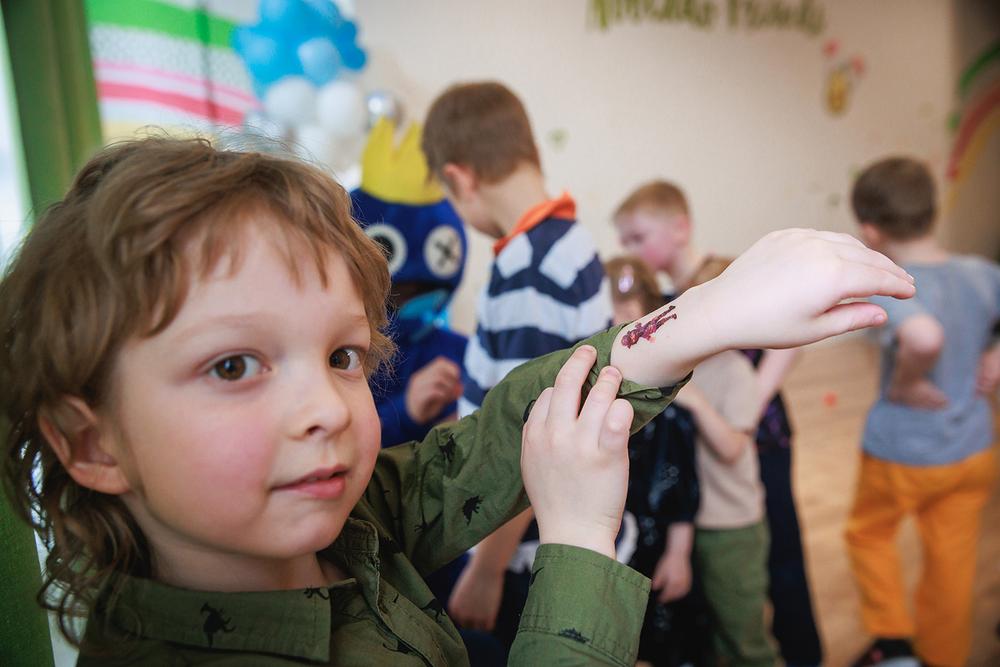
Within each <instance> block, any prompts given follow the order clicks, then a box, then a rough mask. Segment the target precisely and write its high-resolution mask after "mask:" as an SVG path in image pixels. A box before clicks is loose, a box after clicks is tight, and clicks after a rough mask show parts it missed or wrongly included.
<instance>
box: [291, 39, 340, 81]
mask: <svg viewBox="0 0 1000 667" xmlns="http://www.w3.org/2000/svg"><path fill="white" fill-rule="evenodd" d="M298 55H299V62H300V63H302V71H303V72H304V73H305V75H306V77H307V78H308V79H309V80H310V81H312V82H313V83H315V84H316V85H317V86H322V85H323V84H324V83H327V82H329V81H333V80H334V79H335V78H336V77H337V72H339V71H340V68H341V62H340V52H339V51H338V50H337V47H336V46H334V45H333V42H331V41H330V40H329V39H327V38H326V37H314V38H313V39H310V40H308V41H305V42H302V44H300V45H299V48H298Z"/></svg>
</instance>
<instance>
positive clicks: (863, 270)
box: [839, 265, 916, 299]
mask: <svg viewBox="0 0 1000 667" xmlns="http://www.w3.org/2000/svg"><path fill="white" fill-rule="evenodd" d="M839 287H840V294H841V298H844V299H847V298H865V297H869V296H875V295H877V294H879V295H884V296H894V297H896V298H899V299H908V298H910V297H911V296H913V295H914V294H915V293H916V287H914V285H913V283H912V282H911V281H910V278H909V277H908V276H900V275H899V274H898V273H896V272H895V271H887V270H885V269H881V268H877V267H874V266H865V265H854V266H851V267H850V269H849V270H847V271H844V272H843V275H842V276H841V279H840V285H839Z"/></svg>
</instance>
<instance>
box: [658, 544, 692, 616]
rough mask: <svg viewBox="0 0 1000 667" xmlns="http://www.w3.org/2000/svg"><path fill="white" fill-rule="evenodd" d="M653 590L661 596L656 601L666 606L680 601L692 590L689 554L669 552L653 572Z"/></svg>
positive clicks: (661, 558)
mask: <svg viewBox="0 0 1000 667" xmlns="http://www.w3.org/2000/svg"><path fill="white" fill-rule="evenodd" d="M653 590H654V591H659V592H660V594H659V595H657V596H656V599H657V600H658V601H659V602H660V603H662V604H666V603H668V602H671V601H673V600H679V599H681V598H682V597H684V596H685V595H687V594H688V591H690V590H691V557H690V555H689V554H685V553H677V552H672V551H669V550H668V551H667V552H666V553H664V554H663V555H662V556H660V561H659V562H658V563H657V564H656V569H655V570H654V571H653Z"/></svg>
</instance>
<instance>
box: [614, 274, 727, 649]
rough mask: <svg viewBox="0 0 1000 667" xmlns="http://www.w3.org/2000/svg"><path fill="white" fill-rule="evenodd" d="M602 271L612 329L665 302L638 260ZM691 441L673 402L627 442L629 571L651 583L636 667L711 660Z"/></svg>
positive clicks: (684, 414)
mask: <svg viewBox="0 0 1000 667" xmlns="http://www.w3.org/2000/svg"><path fill="white" fill-rule="evenodd" d="M604 270H605V272H606V273H607V275H608V282H609V283H610V285H611V300H612V304H613V307H614V320H615V324H625V323H626V322H632V321H635V320H637V319H639V317H641V315H640V313H645V312H650V311H653V310H656V309H657V308H658V307H660V306H661V305H663V296H662V294H661V293H660V289H659V286H658V285H657V283H656V276H655V275H654V274H653V272H652V270H651V269H650V268H649V267H647V266H646V265H645V264H644V263H643V262H642V261H641V260H639V259H638V258H635V257H616V258H614V259H612V260H610V261H608V262H606V263H605V264H604ZM695 437H696V427H695V423H694V419H693V417H692V416H691V413H690V412H688V411H687V410H685V409H684V408H682V407H680V406H677V405H671V406H670V407H668V408H667V409H666V410H664V411H663V412H662V413H660V414H659V415H657V416H656V417H654V418H653V420H652V421H650V422H649V423H648V424H646V425H645V426H644V427H643V428H642V430H641V431H639V432H638V433H636V434H635V435H633V436H632V437H631V438H630V439H629V487H628V498H627V499H626V501H625V511H626V512H627V513H628V514H631V515H632V517H633V518H634V520H635V522H636V525H637V528H638V536H637V538H636V545H635V547H634V552H633V553H632V557H631V558H630V559H629V566H630V567H633V568H635V569H636V570H638V571H639V572H642V573H643V574H644V575H646V576H647V577H650V578H652V580H653V585H652V587H653V590H652V592H651V593H650V598H649V607H648V608H647V610H646V618H645V621H644V622H643V626H642V637H641V638H640V640H639V661H640V662H639V664H640V665H656V666H658V667H659V666H661V665H662V666H664V667H666V666H678V665H684V664H697V665H706V664H709V662H710V654H709V634H708V630H709V628H708V613H707V609H706V607H705V605H704V598H703V596H702V595H701V592H700V587H698V588H697V590H696V591H695V592H692V574H691V547H692V544H693V543H694V523H693V522H694V516H695V513H696V512H697V511H698V499H699V491H698V476H697V473H696V472H695ZM620 556H621V554H620V553H619V557H620Z"/></svg>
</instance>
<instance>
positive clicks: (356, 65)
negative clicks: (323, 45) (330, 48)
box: [340, 46, 368, 72]
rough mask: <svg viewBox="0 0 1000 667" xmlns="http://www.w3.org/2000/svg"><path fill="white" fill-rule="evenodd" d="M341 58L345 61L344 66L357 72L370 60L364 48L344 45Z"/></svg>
mask: <svg viewBox="0 0 1000 667" xmlns="http://www.w3.org/2000/svg"><path fill="white" fill-rule="evenodd" d="M340 59H341V60H342V61H343V62H344V67H346V68H347V69H352V70H354V71H355V72H357V71H359V70H361V69H362V68H363V67H364V66H365V63H367V62H368V54H366V53H365V51H364V49H362V48H359V47H357V46H351V47H349V48H343V47H342V48H341V49H340Z"/></svg>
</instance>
